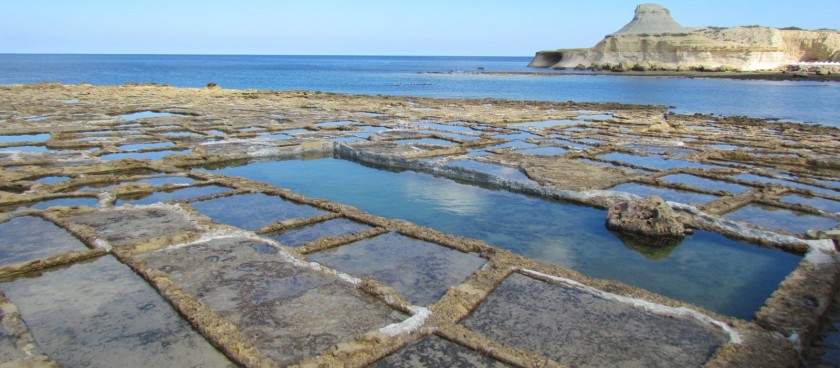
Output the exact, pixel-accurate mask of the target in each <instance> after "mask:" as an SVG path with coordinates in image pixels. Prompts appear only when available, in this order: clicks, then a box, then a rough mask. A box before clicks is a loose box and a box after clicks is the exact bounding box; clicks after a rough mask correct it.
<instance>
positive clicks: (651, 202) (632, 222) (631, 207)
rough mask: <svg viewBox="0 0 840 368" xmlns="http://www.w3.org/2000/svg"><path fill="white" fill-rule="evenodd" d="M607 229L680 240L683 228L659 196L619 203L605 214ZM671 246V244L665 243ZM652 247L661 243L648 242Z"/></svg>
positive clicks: (669, 207)
mask: <svg viewBox="0 0 840 368" xmlns="http://www.w3.org/2000/svg"><path fill="white" fill-rule="evenodd" d="M607 228H609V229H610V230H613V231H620V232H628V233H632V234H637V235H643V236H648V237H670V238H677V239H679V238H682V237H683V236H684V234H685V227H683V225H682V223H681V222H680V221H679V220H678V219H677V216H676V214H675V213H674V211H673V210H672V209H671V206H669V205H668V204H667V203H665V201H664V200H663V199H662V198H660V197H659V196H650V197H646V198H642V199H637V200H633V201H629V202H624V203H619V204H617V205H615V206H613V207H612V208H610V210H609V211H608V212H607ZM665 243H666V244H671V243H672V242H665ZM648 244H651V245H652V246H656V245H657V244H662V242H659V241H655V242H650V243H648Z"/></svg>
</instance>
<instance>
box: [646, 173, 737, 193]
mask: <svg viewBox="0 0 840 368" xmlns="http://www.w3.org/2000/svg"><path fill="white" fill-rule="evenodd" d="M661 179H663V180H665V181H667V182H669V183H678V184H686V185H690V186H692V187H695V188H698V189H706V190H715V191H717V190H725V191H727V192H729V193H732V194H741V193H743V192H746V191H747V190H749V189H750V188H749V187H745V186H743V185H740V184H735V183H728V182H725V181H720V180H712V179H707V178H701V177H699V176H694V175H689V174H673V175H668V176H664V177H662V178H661Z"/></svg>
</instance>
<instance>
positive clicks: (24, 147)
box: [0, 146, 50, 152]
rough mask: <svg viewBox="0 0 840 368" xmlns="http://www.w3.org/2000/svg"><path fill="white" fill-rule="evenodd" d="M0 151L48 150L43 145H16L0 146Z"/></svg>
mask: <svg viewBox="0 0 840 368" xmlns="http://www.w3.org/2000/svg"><path fill="white" fill-rule="evenodd" d="M0 151H5V152H11V151H23V152H49V151H50V150H49V149H48V148H47V147H44V146H17V147H5V148H0Z"/></svg>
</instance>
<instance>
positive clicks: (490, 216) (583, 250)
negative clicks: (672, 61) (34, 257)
mask: <svg viewBox="0 0 840 368" xmlns="http://www.w3.org/2000/svg"><path fill="white" fill-rule="evenodd" d="M240 165H242V164H240ZM210 171H212V172H215V173H219V174H225V175H233V176H240V177H247V178H250V179H253V180H259V181H263V182H268V183H271V184H273V185H276V186H278V187H281V188H289V189H291V190H292V191H294V192H296V193H301V194H304V195H306V196H309V197H319V198H327V199H330V200H333V201H337V202H341V203H346V204H350V205H353V206H356V207H358V208H361V209H362V210H365V211H367V212H370V213H373V214H376V215H379V216H385V217H391V218H399V219H404V220H408V221H411V222H414V223H416V224H419V225H424V226H429V227H432V228H434V229H436V230H439V231H442V232H444V233H448V234H454V235H462V236H467V237H472V238H477V239H481V240H484V241H486V242H487V243H488V244H491V245H493V246H497V247H501V248H505V249H509V250H511V251H513V252H516V253H520V254H524V255H526V256H529V257H532V258H535V259H538V260H540V261H543V262H547V263H552V264H557V265H561V266H565V267H569V268H572V269H575V270H578V271H580V272H583V273H584V274H587V275H590V276H593V277H598V278H606V279H614V280H618V281H621V282H624V283H627V284H631V285H636V286H639V287H642V288H645V289H647V290H650V291H653V292H656V293H660V294H663V295H667V296H670V297H672V298H675V299H679V300H684V301H687V302H691V303H694V304H697V305H701V306H704V307H706V308H709V309H712V310H715V311H718V312H721V313H724V314H728V315H732V316H735V317H739V318H744V319H750V318H751V315H752V313H753V312H755V311H756V310H757V309H758V308H759V307H760V306H761V305H762V304H763V303H764V301H765V300H766V299H767V298H768V297H769V296H770V294H771V293H772V292H773V290H774V289H775V288H776V287H777V286H778V284H779V282H780V281H781V280H782V279H784V277H785V276H787V275H788V274H789V273H790V272H791V271H792V270H793V269H794V268H795V267H796V266H797V264H798V262H799V260H800V257H798V256H796V255H792V254H788V253H784V252H781V251H778V250H773V249H768V248H761V247H757V246H753V245H750V244H747V243H743V242H737V241H733V240H730V239H727V238H725V237H723V236H720V235H716V234H713V233H707V232H702V231H698V232H697V233H695V234H694V235H692V236H689V237H688V238H686V240H685V241H684V242H682V244H680V245H679V246H677V247H675V248H673V249H670V250H669V252H665V253H666V255H657V256H651V255H650V254H648V253H646V252H639V251H636V250H634V249H633V248H630V247H627V246H625V245H624V243H622V241H621V240H619V239H618V238H617V237H615V236H614V235H612V234H611V233H610V232H608V231H606V230H605V228H604V221H605V216H606V213H605V211H602V210H598V209H594V208H589V207H582V206H575V205H569V204H563V203H560V202H555V201H547V200H542V199H539V198H534V197H530V196H526V195H521V194H516V193H510V192H507V191H501V190H494V189H489V188H485V187H481V186H475V185H468V184H463V183H458V182H455V181H452V180H449V179H444V178H439V177H435V176H432V175H429V174H424V173H417V172H413V171H390V170H381V169H376V168H372V167H367V166H363V165H361V164H358V163H354V162H350V161H345V160H339V159H331V158H326V159H319V160H307V161H302V160H289V161H272V162H252V163H250V164H247V165H242V166H229V167H225V168H220V169H212V170H210Z"/></svg>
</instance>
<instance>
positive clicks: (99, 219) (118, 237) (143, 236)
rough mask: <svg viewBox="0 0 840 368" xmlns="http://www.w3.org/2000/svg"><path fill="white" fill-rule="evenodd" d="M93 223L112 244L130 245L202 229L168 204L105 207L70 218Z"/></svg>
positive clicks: (97, 231) (171, 237) (92, 225)
mask: <svg viewBox="0 0 840 368" xmlns="http://www.w3.org/2000/svg"><path fill="white" fill-rule="evenodd" d="M69 220H70V221H71V222H75V223H78V224H83V225H88V226H91V227H92V228H93V229H94V231H96V233H97V235H98V236H100V237H102V238H104V239H105V240H107V241H108V243H110V244H111V245H113V246H130V245H136V244H140V243H145V242H149V241H153V240H159V239H175V238H177V237H178V236H179V235H186V234H190V233H196V232H198V231H199V229H198V228H197V227H196V226H195V224H194V223H192V222H191V221H190V220H189V218H187V217H186V216H185V215H184V214H182V213H179V212H177V211H174V210H170V209H166V208H158V207H154V208H129V209H113V210H102V211H96V212H91V213H87V214H84V215H79V216H74V217H71V218H69Z"/></svg>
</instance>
